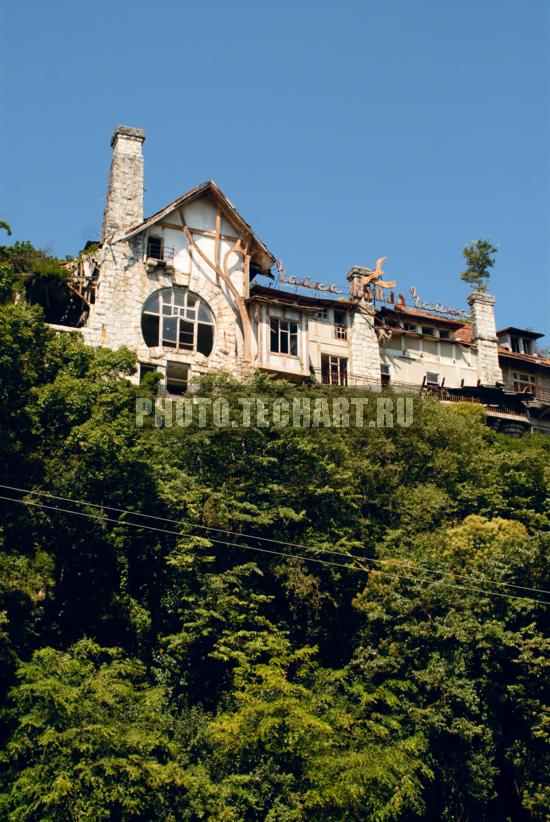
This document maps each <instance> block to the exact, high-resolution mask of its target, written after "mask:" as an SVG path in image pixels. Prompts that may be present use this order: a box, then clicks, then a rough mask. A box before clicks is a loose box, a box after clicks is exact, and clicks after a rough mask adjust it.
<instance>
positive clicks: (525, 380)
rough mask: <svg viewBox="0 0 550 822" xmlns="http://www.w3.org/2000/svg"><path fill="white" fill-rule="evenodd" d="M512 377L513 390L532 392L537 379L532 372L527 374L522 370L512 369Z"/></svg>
mask: <svg viewBox="0 0 550 822" xmlns="http://www.w3.org/2000/svg"><path fill="white" fill-rule="evenodd" d="M512 379H513V381H514V391H519V392H521V393H523V392H528V393H530V392H532V390H533V389H534V388H536V385H537V379H536V377H535V375H534V374H527V373H525V372H523V371H513V372H512Z"/></svg>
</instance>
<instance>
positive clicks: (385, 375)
mask: <svg viewBox="0 0 550 822" xmlns="http://www.w3.org/2000/svg"><path fill="white" fill-rule="evenodd" d="M380 378H381V380H382V387H383V388H385V387H387V386H388V385H389V384H390V382H391V372H390V366H389V364H388V363H384V362H383V363H381V365H380Z"/></svg>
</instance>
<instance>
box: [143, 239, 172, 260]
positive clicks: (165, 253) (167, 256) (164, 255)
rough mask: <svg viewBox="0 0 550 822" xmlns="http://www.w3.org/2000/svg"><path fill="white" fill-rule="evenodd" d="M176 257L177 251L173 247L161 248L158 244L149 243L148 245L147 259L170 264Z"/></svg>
mask: <svg viewBox="0 0 550 822" xmlns="http://www.w3.org/2000/svg"><path fill="white" fill-rule="evenodd" d="M175 256H176V249H175V248H172V246H169V245H165V246H161V247H160V248H159V246H158V245H157V244H156V243H151V242H149V243H148V244H147V257H148V258H151V259H153V260H159V261H164V262H169V261H171V260H173V259H174V257H175Z"/></svg>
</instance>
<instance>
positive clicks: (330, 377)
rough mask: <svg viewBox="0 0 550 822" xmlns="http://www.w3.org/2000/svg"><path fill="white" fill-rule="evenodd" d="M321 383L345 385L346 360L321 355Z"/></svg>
mask: <svg viewBox="0 0 550 822" xmlns="http://www.w3.org/2000/svg"><path fill="white" fill-rule="evenodd" d="M321 382H323V383H324V384H325V385H347V384H348V361H347V358H346V357H334V356H333V355H332V354H321Z"/></svg>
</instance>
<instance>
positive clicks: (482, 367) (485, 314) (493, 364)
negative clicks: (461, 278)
mask: <svg viewBox="0 0 550 822" xmlns="http://www.w3.org/2000/svg"><path fill="white" fill-rule="evenodd" d="M468 303H469V304H470V306H471V309H472V323H473V329H474V342H475V343H476V345H477V368H478V377H479V381H480V383H481V385H496V383H501V382H502V371H501V369H500V365H499V361H498V340H497V332H496V326H495V310H494V306H495V298H494V297H493V296H492V295H491V294H486V293H485V292H484V291H474V292H473V293H472V294H470V296H469V297H468Z"/></svg>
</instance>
